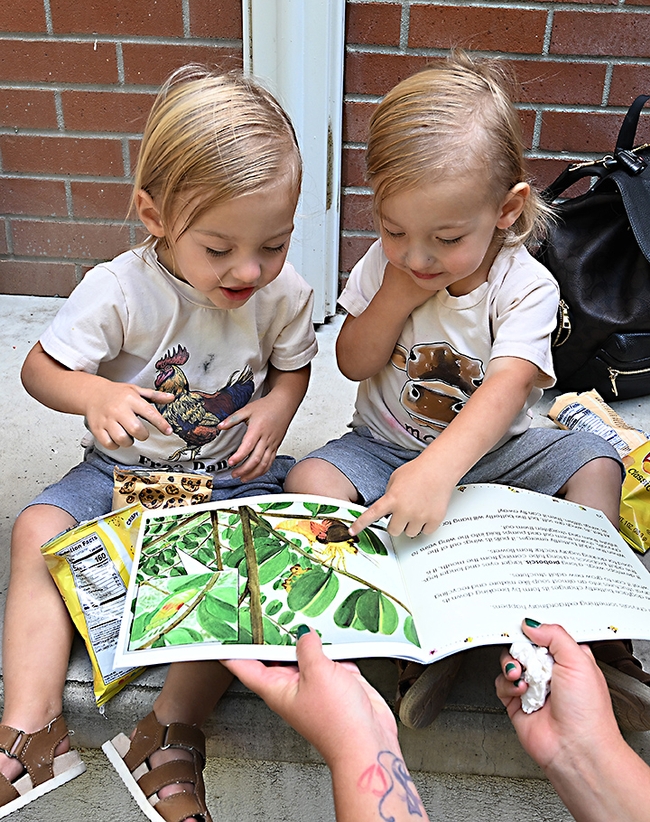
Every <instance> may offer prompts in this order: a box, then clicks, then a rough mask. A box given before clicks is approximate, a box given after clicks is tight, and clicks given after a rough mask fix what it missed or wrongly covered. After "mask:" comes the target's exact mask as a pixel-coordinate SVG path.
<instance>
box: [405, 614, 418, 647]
mask: <svg viewBox="0 0 650 822" xmlns="http://www.w3.org/2000/svg"><path fill="white" fill-rule="evenodd" d="M404 636H405V637H406V638H407V639H408V641H409V642H412V643H413V644H414V645H417V646H418V648H421V647H422V646H421V645H420V640H419V638H418V633H417V631H416V630H415V623H414V622H413V617H412V616H411V615H410V614H409V616H407V617H406V619H405V620H404Z"/></svg>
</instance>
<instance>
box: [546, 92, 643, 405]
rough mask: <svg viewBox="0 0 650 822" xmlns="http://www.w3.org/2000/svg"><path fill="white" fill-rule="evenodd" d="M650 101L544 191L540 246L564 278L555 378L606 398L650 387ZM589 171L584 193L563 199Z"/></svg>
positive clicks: (548, 263)
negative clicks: (549, 219) (648, 123)
mask: <svg viewBox="0 0 650 822" xmlns="http://www.w3.org/2000/svg"><path fill="white" fill-rule="evenodd" d="M649 99H650V96H646V95H641V96H639V97H637V98H636V100H635V101H634V102H633V103H632V105H631V106H630V108H629V110H628V112H627V114H626V115H625V119H624V120H623V124H622V126H621V130H620V132H619V135H618V139H617V141H616V148H615V149H614V152H613V154H608V155H607V156H606V157H603V158H602V159H601V160H597V161H594V162H588V163H574V164H572V165H570V166H569V167H568V168H567V169H566V170H565V171H563V172H562V174H560V176H559V177H558V178H557V179H556V180H555V181H554V182H553V183H551V185H550V186H549V187H548V188H547V189H546V190H545V191H544V192H543V197H544V198H545V199H546V200H547V202H551V203H553V205H554V207H555V210H556V213H557V221H556V223H555V224H554V225H553V226H552V227H551V229H550V231H549V233H548V236H547V238H546V240H545V241H544V242H543V243H542V245H541V246H540V248H539V250H538V251H537V253H536V257H537V258H538V259H539V260H540V261H541V262H542V263H544V265H545V266H546V267H547V268H548V269H550V271H551V273H552V274H553V276H554V277H555V278H556V280H557V281H558V283H559V285H560V295H561V302H560V313H559V316H558V326H557V329H556V334H555V339H554V340H553V361H554V364H555V370H556V374H557V386H558V388H560V389H562V390H564V391H586V390H590V389H592V388H595V389H596V390H597V391H598V392H599V393H600V395H601V396H602V397H603V398H604V399H606V400H608V401H611V400H617V399H619V400H620V399H626V398H629V397H638V396H642V395H644V394H650V144H646V145H643V146H639V147H637V148H633V146H634V142H635V135H636V129H637V125H638V122H639V116H640V114H641V109H642V108H643V106H644V105H645V103H646V102H647V101H648V100H649ZM585 177H590V178H593V179H592V181H591V184H590V187H589V189H588V190H587V192H586V193H585V194H581V195H579V196H577V197H572V198H568V199H562V197H561V195H562V193H563V192H564V191H566V190H567V189H568V188H569V187H570V186H572V185H574V184H575V183H576V182H578V181H579V180H581V179H584V178H585Z"/></svg>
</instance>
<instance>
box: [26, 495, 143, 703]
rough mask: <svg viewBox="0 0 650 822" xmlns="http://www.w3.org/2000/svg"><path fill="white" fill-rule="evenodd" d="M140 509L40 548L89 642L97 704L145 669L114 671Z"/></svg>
mask: <svg viewBox="0 0 650 822" xmlns="http://www.w3.org/2000/svg"><path fill="white" fill-rule="evenodd" d="M141 513H142V507H141V506H140V505H138V504H136V505H130V506H129V507H127V508H123V509H122V510H121V511H115V512H113V513H111V514H107V515H106V516H104V517H99V518H98V519H95V520H91V521H90V522H84V523H81V525H77V526H76V527H75V528H71V529H70V530H69V531H65V532H64V533H63V534H59V536H57V537H54V539H51V540H50V541H49V542H46V543H45V545H44V546H43V547H42V548H41V551H42V553H43V556H44V558H45V562H46V564H47V567H48V569H49V571H50V574H51V575H52V578H53V579H54V582H55V583H56V587H57V588H58V589H59V593H60V594H61V596H62V597H63V600H64V602H65V604H66V607H67V608H68V611H69V612H70V616H71V618H72V621H73V623H74V625H75V627H76V629H77V630H78V631H79V633H80V634H81V636H82V637H83V639H84V642H85V643H86V648H87V650H88V655H89V656H90V661H91V663H92V669H93V689H94V692H95V701H96V703H97V705H98V706H101V705H104V704H105V703H106V702H108V700H109V699H110V698H111V697H113V696H115V694H116V693H118V691H120V690H121V689H122V688H123V687H124V686H125V685H126V684H127V683H128V682H131V681H132V680H133V679H135V678H136V677H137V676H139V675H140V674H141V673H142V671H143V670H144V668H121V669H119V670H117V671H114V670H113V659H114V657H115V649H116V647H117V637H118V634H119V631H120V624H121V622H122V611H123V610H124V600H125V598H126V589H127V586H128V584H129V576H130V574H131V565H132V563H133V553H134V550H135V543H136V540H137V537H138V528H139V523H140V515H141Z"/></svg>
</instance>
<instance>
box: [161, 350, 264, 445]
mask: <svg viewBox="0 0 650 822" xmlns="http://www.w3.org/2000/svg"><path fill="white" fill-rule="evenodd" d="M189 358H190V354H189V351H188V350H187V349H186V348H184V347H183V346H182V345H179V346H178V347H177V348H176V349H173V350H172V351H168V352H167V353H166V354H165V356H164V357H161V358H160V359H159V360H158V362H157V363H156V370H157V371H158V374H157V375H156V379H155V381H154V385H155V387H156V389H157V390H158V391H167V392H169V393H170V394H173V395H174V399H173V400H172V401H171V402H169V403H167V404H166V405H158V404H156V408H157V409H158V411H160V413H161V414H162V416H163V417H164V418H165V419H166V420H167V422H168V423H169V424H170V425H171V427H172V430H173V431H174V433H175V434H177V435H178V436H179V437H180V438H181V439H182V440H184V441H185V443H186V447H185V448H179V449H178V450H177V451H175V452H174V453H173V454H171V455H170V456H169V457H168V459H170V460H179V459H182V458H183V454H185V453H187V457H186V458H187V459H195V458H196V457H197V456H198V454H199V453H200V451H201V448H202V447H203V446H204V445H206V444H207V443H209V442H212V440H214V439H215V438H216V437H218V436H219V434H220V433H221V432H220V431H219V429H218V427H217V426H218V425H219V423H220V422H222V421H223V420H225V419H226V417H228V416H230V414H233V413H234V412H235V411H237V410H238V409H239V408H243V407H244V406H245V405H246V404H247V403H248V402H249V401H250V398H251V397H252V396H253V391H254V389H255V382H254V380H253V371H252V370H251V368H250V366H248V365H247V366H246V367H245V368H243V369H242V370H241V371H234V372H233V373H232V374H231V375H230V377H229V379H228V382H227V383H226V384H225V385H224V386H223V388H220V389H219V390H218V391H215V392H214V393H213V394H208V393H206V392H204V391H193V390H192V389H191V388H190V384H189V381H188V379H187V377H186V376H185V372H184V371H183V369H182V368H181V366H183V365H185V363H186V362H187V361H188V360H189Z"/></svg>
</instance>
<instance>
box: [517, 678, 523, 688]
mask: <svg viewBox="0 0 650 822" xmlns="http://www.w3.org/2000/svg"><path fill="white" fill-rule="evenodd" d="M523 681H524V680H523V679H521V678H519V679H518V680H517V681H516V682H515V688H518V687H519V686H520V685H521V683H522V682H523Z"/></svg>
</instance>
